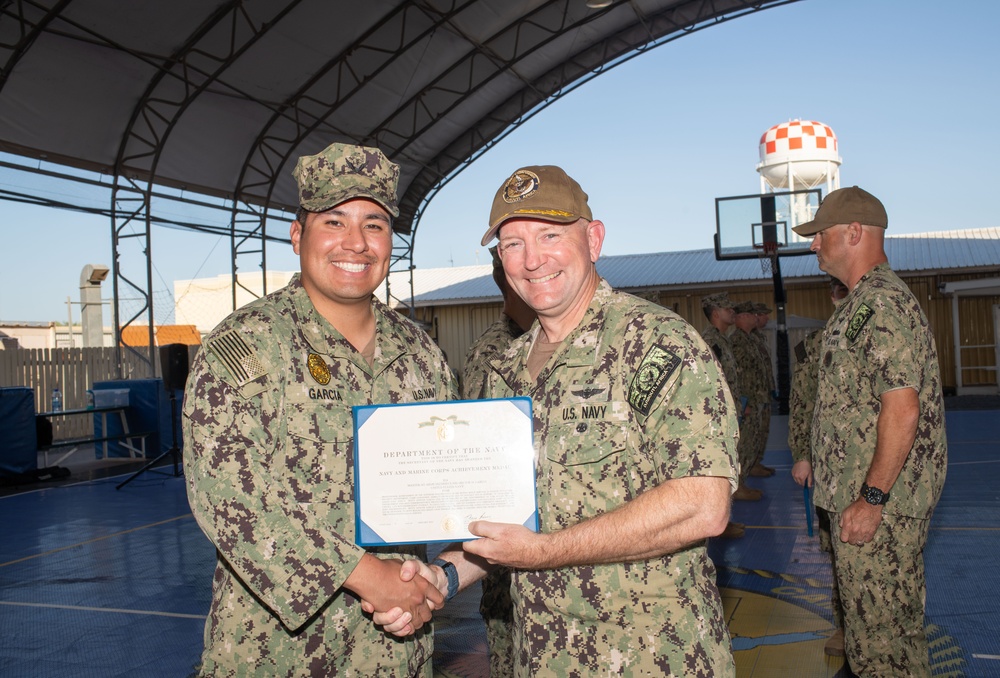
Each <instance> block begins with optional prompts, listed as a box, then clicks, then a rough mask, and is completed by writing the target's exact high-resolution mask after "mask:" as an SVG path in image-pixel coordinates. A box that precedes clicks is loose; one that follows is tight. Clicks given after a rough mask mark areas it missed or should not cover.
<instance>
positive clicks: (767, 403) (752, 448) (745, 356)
mask: <svg viewBox="0 0 1000 678" xmlns="http://www.w3.org/2000/svg"><path fill="white" fill-rule="evenodd" d="M729 342H730V344H731V345H732V347H733V355H734V356H736V366H737V383H738V384H739V387H738V390H739V392H740V395H741V396H743V397H744V398H746V399H747V406H748V407H749V412H747V414H746V415H745V416H744V417H743V421H742V422H741V423H740V442H739V458H740V475H741V476H742V477H743V478H746V477H747V474H748V473H750V469H751V468H752V467H753V465H754V462H755V461H757V454H758V448H759V446H760V440H761V431H762V430H763V427H764V416H765V415H764V410H765V409H768V408H770V407H771V395H770V391H769V390H768V382H767V376H766V374H765V372H764V366H763V365H762V363H761V358H760V355H761V354H760V347H759V345H758V343H757V340H756V339H754V338H753V337H752V336H750V335H749V334H747V333H746V332H744V331H743V330H741V329H740V328H738V327H734V329H733V331H732V332H731V333H730V334H729ZM764 441H765V443H766V441H767V438H766V434H765V438H764Z"/></svg>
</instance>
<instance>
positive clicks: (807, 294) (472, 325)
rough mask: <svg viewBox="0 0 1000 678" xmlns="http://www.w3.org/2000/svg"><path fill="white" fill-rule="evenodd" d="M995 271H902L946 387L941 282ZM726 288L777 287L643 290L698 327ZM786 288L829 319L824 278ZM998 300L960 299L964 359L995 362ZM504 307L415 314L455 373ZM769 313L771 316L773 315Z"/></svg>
mask: <svg viewBox="0 0 1000 678" xmlns="http://www.w3.org/2000/svg"><path fill="white" fill-rule="evenodd" d="M996 275H997V273H996V272H995V271H990V272H985V273H980V274H963V275H944V274H941V275H906V274H905V273H904V274H902V275H901V276H900V277H901V278H903V280H904V281H905V282H906V283H907V285H909V286H910V289H911V290H913V293H914V295H915V296H916V297H917V299H918V300H919V302H920V305H921V307H922V308H923V310H924V313H925V314H926V315H927V319H928V321H929V322H930V325H931V328H932V330H933V332H934V338H935V341H936V342H937V348H938V358H939V360H940V363H941V379H942V382H943V384H944V387H945V389H946V392H953V391H954V389H955V387H956V383H957V382H956V379H955V347H954V341H953V338H952V317H951V297H950V296H944V295H943V294H941V292H940V291H939V286H940V285H942V284H944V283H946V282H953V281H957V280H975V279H981V278H990V277H996ZM722 290H725V291H727V292H729V298H730V299H733V300H736V301H744V300H750V301H754V302H761V303H764V304H767V305H768V306H770V307H772V308H773V307H774V292H773V288H772V286H771V284H770V281H767V282H766V283H765V281H763V280H762V281H761V282H760V283H758V284H753V285H743V286H730V287H720V286H714V287H707V288H701V289H685V290H661V291H659V292H658V293H655V294H653V295H650V293H649V292H643V293H642V295H641V296H643V297H646V298H650V297H651V296H652V297H655V298H657V299H658V301H659V303H660V304H661V305H662V306H665V307H667V308H670V309H673V310H674V312H676V313H677V314H678V315H680V316H681V317H682V318H684V319H685V320H687V321H688V322H689V323H691V324H692V325H693V326H694V327H695V328H697V329H699V330H700V329H701V328H702V327H704V326H705V323H706V319H705V315H704V313H702V310H701V298H702V297H703V296H705V295H706V294H713V293H715V292H719V291H722ZM629 291H632V290H629ZM634 292H635V291H633V293H634ZM785 294H786V297H787V299H788V301H787V304H786V313H787V314H788V315H789V316H801V317H803V318H814V319H816V320H820V321H823V322H825V321H826V320H827V319H828V318H829V317H830V313H831V312H832V311H833V305H832V304H831V303H830V287H829V285H828V284H827V282H826V281H825V280H815V281H810V282H796V283H791V284H790V283H786V284H785ZM995 304H1000V296H985V297H963V298H961V300H960V301H959V323H960V336H961V342H962V346H964V347H967V348H965V349H963V353H962V359H963V362H964V364H965V365H978V366H983V367H991V366H992V367H994V368H995V367H996V365H995V352H994V349H993V345H994V344H995V343H996V337H994V332H993V306H994V305H995ZM502 308H503V307H502V305H501V304H499V303H497V304H472V305H468V306H438V307H426V308H421V309H417V314H418V318H420V319H421V320H424V321H427V322H429V323H431V325H432V327H433V328H434V331H433V332H432V336H434V338H435V339H436V340H437V342H438V344H439V345H440V346H441V348H442V349H443V350H444V351H445V353H446V354H447V356H448V363H449V364H450V365H451V366H452V369H454V370H455V373H456V374H461V369H462V366H463V363H464V361H465V353H466V352H467V351H468V349H469V346H471V345H472V343H473V342H474V341H475V340H476V339H477V338H478V337H479V336H480V335H481V334H482V333H483V332H484V331H485V330H486V328H487V327H489V326H490V325H491V324H492V323H493V322H494V321H495V320H496V319H497V317H498V316H499V315H500V311H501V309H502ZM771 317H772V320H773V319H774V316H773V315H772V316H771ZM808 331H809V330H807V329H802V330H796V329H790V330H789V342H788V344H789V347H794V346H795V344H796V343H798V341H800V340H801V339H802V338H803V337H804V336H805V335H806V334H807V333H808ZM771 334H772V335H773V333H771ZM769 340H770V342H771V347H772V359H773V350H774V338H773V336H769ZM968 347H979V348H968ZM963 380H964V384H965V385H966V386H973V385H995V384H996V383H997V372H996V371H995V370H985V369H979V370H975V369H973V370H965V371H964V375H963Z"/></svg>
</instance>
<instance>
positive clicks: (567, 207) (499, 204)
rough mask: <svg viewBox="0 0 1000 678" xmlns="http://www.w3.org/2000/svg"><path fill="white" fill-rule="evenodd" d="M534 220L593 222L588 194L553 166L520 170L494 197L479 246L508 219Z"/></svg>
mask: <svg viewBox="0 0 1000 678" xmlns="http://www.w3.org/2000/svg"><path fill="white" fill-rule="evenodd" d="M516 218H535V219H542V220H544V221H554V222H556V223H559V224H571V223H573V222H574V221H576V220H577V219H580V218H583V219H586V220H588V221H593V219H594V216H593V214H591V212H590V206H589V205H588V204H587V194H586V193H584V192H583V189H582V188H580V184H578V183H576V181H574V180H573V178H572V177H570V176H569V175H568V174H566V172H564V171H563V170H562V168H560V167H556V166H554V165H531V166H529V167H522V168H521V169H519V170H517V171H516V172H514V173H513V174H511V175H510V177H509V178H508V179H507V180H506V181H504V182H503V185H502V186H501V187H500V190H498V191H497V194H496V196H494V198H493V209H491V210H490V227H489V228H488V229H486V235H484V236H483V241H482V243H481V244H482V245H486V243H488V242H489V241H490V240H492V239H493V238H494V236H496V234H497V231H498V230H499V229H500V226H501V225H502V224H503V222H505V221H507V220H508V219H516Z"/></svg>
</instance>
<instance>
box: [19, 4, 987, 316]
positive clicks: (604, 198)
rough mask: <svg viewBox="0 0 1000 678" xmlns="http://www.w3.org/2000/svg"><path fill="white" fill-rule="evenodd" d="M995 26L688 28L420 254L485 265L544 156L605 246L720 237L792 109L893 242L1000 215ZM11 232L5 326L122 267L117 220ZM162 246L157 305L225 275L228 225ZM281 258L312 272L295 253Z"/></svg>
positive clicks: (22, 219)
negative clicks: (87, 272) (486, 241)
mask: <svg viewBox="0 0 1000 678" xmlns="http://www.w3.org/2000/svg"><path fill="white" fill-rule="evenodd" d="M997 26H1000V3H998V2H996V1H995V0H959V1H957V2H953V3H942V2H940V1H937V2H931V1H930V0H909V1H908V2H905V3H904V2H901V1H900V0H802V1H801V2H797V3H793V4H791V5H787V6H783V7H777V8H773V9H769V10H766V11H763V12H758V13H756V14H754V15H752V16H748V17H743V18H740V19H737V20H735V21H730V22H727V23H723V24H720V25H717V26H713V27H711V28H708V29H706V30H703V31H699V32H696V33H693V34H691V35H688V36H685V37H683V38H681V39H679V40H676V41H674V42H671V43H668V44H666V45H663V46H661V47H659V48H657V49H654V50H652V51H650V52H648V53H646V54H643V55H640V56H638V57H637V58H635V59H632V60H631V61H629V62H627V63H625V64H623V65H621V66H618V67H617V68H615V69H612V70H611V71H609V72H608V73H606V74H604V75H601V76H600V77H598V78H596V79H594V80H593V81H591V82H590V83H588V84H586V85H584V86H583V87H580V88H579V89H577V90H576V91H574V92H572V93H571V94H569V95H567V96H565V97H563V98H562V99H561V100H559V101H557V102H556V103H554V104H553V105H551V106H549V107H548V108H547V109H546V110H544V111H542V112H541V113H539V114H538V115H536V116H535V117H534V118H533V119H531V120H530V121H528V122H527V123H526V124H525V125H523V126H522V127H521V128H519V129H518V130H516V131H515V132H513V133H512V134H511V135H510V136H508V137H507V138H506V139H504V140H503V141H502V142H501V143H499V144H498V145H497V146H496V147H494V148H493V149H492V150H490V151H489V152H487V153H486V154H485V155H484V156H483V157H482V158H480V159H479V160H478V161H476V162H475V163H473V164H472V165H471V166H470V167H469V168H468V169H466V170H465V171H464V172H463V173H462V174H460V175H459V176H458V177H457V178H455V179H454V180H453V181H452V182H451V183H450V184H449V185H448V186H446V187H445V189H444V190H443V191H441V192H440V193H439V194H438V196H437V197H436V198H435V199H434V201H432V202H431V204H430V206H429V207H428V209H427V212H426V214H425V216H424V217H423V220H422V221H421V223H420V225H419V228H418V230H417V235H416V237H415V240H414V243H415V256H414V263H415V264H416V266H417V267H419V268H434V267H444V266H453V265H454V266H466V265H472V264H476V263H486V262H487V261H489V254H488V253H487V252H486V250H485V248H482V247H480V246H479V239H480V237H481V235H482V233H483V231H484V230H485V224H486V220H487V217H488V214H489V209H490V203H491V201H492V198H493V194H494V192H495V191H496V189H497V187H498V186H499V185H500V183H501V182H502V181H503V180H504V179H505V178H506V177H507V176H508V175H509V174H510V173H511V172H512V171H513V170H515V169H517V168H518V167H520V166H522V165H529V164H556V165H561V166H562V167H564V168H565V169H566V170H567V171H568V172H569V174H570V175H572V176H573V177H574V178H576V179H577V180H578V181H579V182H580V183H581V185H582V186H583V188H584V190H586V191H587V192H588V193H589V194H590V203H591V207H592V209H593V211H594V215H595V218H599V219H601V220H602V221H604V222H605V224H606V225H607V227H608V236H607V240H606V242H605V247H604V254H629V253H638V252H656V251H670V250H690V249H702V248H710V247H711V246H712V234H713V233H714V229H715V213H714V199H715V198H716V197H719V196H731V195H740V194H747V193H756V192H758V191H759V178H758V174H757V172H756V171H755V166H756V164H757V163H758V162H759V156H758V141H759V139H760V136H761V134H762V133H763V132H764V131H765V130H767V129H768V128H769V127H771V126H772V125H775V124H778V123H780V122H785V121H787V120H791V119H795V118H801V119H807V120H808V119H811V120H818V121H821V122H824V123H826V124H827V125H829V126H830V127H832V128H833V130H834V132H835V133H836V134H837V136H838V139H839V144H840V155H841V157H842V158H843V165H842V166H841V183H842V185H844V186H850V185H854V184H857V185H860V186H862V187H864V188H866V189H867V190H869V191H871V192H872V193H874V194H875V195H877V196H879V197H880V198H881V199H882V201H883V203H885V205H886V208H887V211H888V213H889V232H890V233H917V232H926V231H935V230H953V229H959V228H983V227H996V226H1000V215H998V210H997V208H996V206H995V205H994V204H993V203H994V199H993V196H994V195H996V193H997V191H996V188H995V186H996V184H997V182H998V179H1000V171H998V169H997V161H998V158H1000V134H998V129H1000V122H997V121H998V120H1000V87H998V86H997V82H998V78H1000V75H998V74H1000V47H998V46H997V44H996V36H995V31H996V27H997ZM0 181H2V182H10V181H12V179H11V177H10V174H9V173H5V174H3V175H0ZM0 228H2V229H3V231H4V236H5V240H6V242H7V243H8V246H7V247H6V248H5V253H4V256H3V261H4V265H3V266H2V267H0V320H3V321H16V320H55V321H62V322H64V321H65V320H66V318H67V308H66V298H67V296H70V297H72V298H73V299H76V297H77V294H78V291H77V290H78V286H79V275H80V270H81V268H82V267H83V266H84V265H85V264H88V263H95V264H97V263H104V264H110V259H111V254H110V230H111V229H110V225H109V223H108V221H107V220H106V219H103V218H99V217H91V216H86V215H80V214H75V213H72V212H66V211H59V210H50V209H42V208H36V207H27V206H21V205H17V204H14V203H9V202H2V201H0ZM152 251H153V269H154V270H153V275H154V287H155V289H156V290H157V296H156V300H157V302H156V303H157V304H159V303H160V302H161V299H169V294H168V293H167V291H169V292H171V293H172V289H173V284H172V283H173V281H174V280H175V279H189V278H196V277H208V276H215V275H218V274H221V273H228V272H229V245H228V241H227V240H224V239H222V238H219V237H218V236H213V235H204V234H194V233H186V232H181V231H176V230H171V229H165V228H157V229H156V230H155V231H154V233H153V239H152ZM267 256H268V268H269V269H271V270H296V269H297V267H298V264H297V259H296V258H295V257H294V255H293V254H292V253H291V248H290V247H287V246H283V245H269V246H268V255H267ZM128 257H129V258H130V260H136V258H140V257H139V255H138V254H134V255H128ZM123 260H124V257H123ZM160 290H163V291H164V292H163V293H160ZM105 294H106V295H107V296H110V284H108V283H106V284H105ZM73 313H74V319H75V320H78V319H79V310H78V308H77V307H74V311H73ZM158 315H159V313H158ZM110 321H111V319H110V315H106V316H105V322H106V323H109V324H110Z"/></svg>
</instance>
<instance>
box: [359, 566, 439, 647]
mask: <svg viewBox="0 0 1000 678" xmlns="http://www.w3.org/2000/svg"><path fill="white" fill-rule="evenodd" d="M381 562H382V563H384V564H385V565H384V566H383V567H384V568H385V569H386V575H385V576H386V580H385V582H384V584H385V585H384V586H382V587H380V589H381V591H380V592H381V594H382V595H380V596H378V599H377V600H369V599H367V598H364V599H362V601H361V609H363V610H364V611H365V612H367V613H368V614H371V615H372V622H373V623H374V624H376V625H377V626H381V627H382V630H383V631H385V632H386V633H391V634H392V635H395V636H399V637H405V636H409V635H412V634H414V633H416V632H417V630H418V629H419V628H420V627H422V626H423V625H424V624H426V623H427V622H429V621H430V620H431V616H432V613H433V612H434V611H435V610H440V609H441V608H442V607H444V603H445V601H446V600H448V599H449V598H450V597H451V596H449V595H448V593H449V590H448V575H447V574H446V573H445V572H444V569H443V568H442V567H441V565H439V564H437V563H438V562H443V561H435V564H430V565H428V564H427V563H425V562H423V561H421V560H404V561H399V560H383V561H381ZM397 567H398V570H397V569H396V568H397ZM452 567H454V566H452ZM393 579H395V580H396V581H393ZM454 588H456V589H457V579H456V585H455V587H454ZM455 593H457V590H456V591H452V596H454V594H455Z"/></svg>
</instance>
